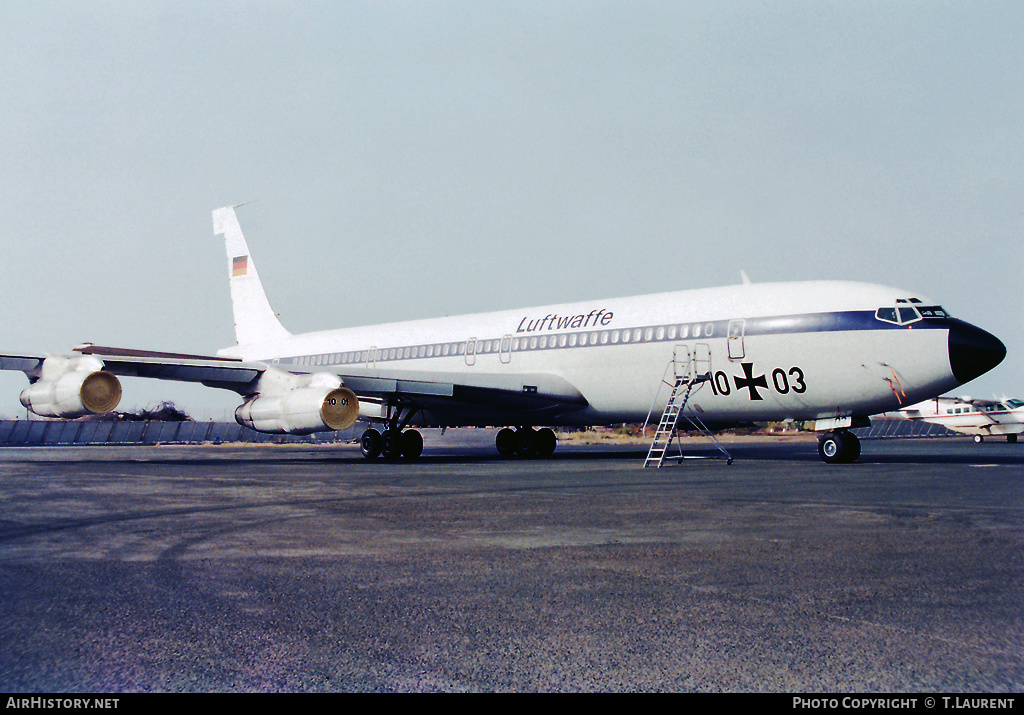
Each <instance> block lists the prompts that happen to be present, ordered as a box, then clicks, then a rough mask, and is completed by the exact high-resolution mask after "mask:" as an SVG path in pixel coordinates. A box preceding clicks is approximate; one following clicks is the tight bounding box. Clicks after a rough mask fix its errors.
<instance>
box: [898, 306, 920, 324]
mask: <svg viewBox="0 0 1024 715" xmlns="http://www.w3.org/2000/svg"><path fill="white" fill-rule="evenodd" d="M899 314H900V325H906V324H907V323H913V322H916V321H918V320H920V319H921V314H920V313H918V312H917V308H913V307H910V308H908V307H906V306H900V307H899Z"/></svg>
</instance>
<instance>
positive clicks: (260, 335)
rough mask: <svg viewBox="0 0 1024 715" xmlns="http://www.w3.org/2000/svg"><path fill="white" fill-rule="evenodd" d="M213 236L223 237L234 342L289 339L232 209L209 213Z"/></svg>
mask: <svg viewBox="0 0 1024 715" xmlns="http://www.w3.org/2000/svg"><path fill="white" fill-rule="evenodd" d="M213 233H214V235H215V236H219V235H221V234H223V235H224V242H225V246H226V248H227V254H228V279H229V280H230V282H231V307H232V308H233V310H234V313H235V340H236V341H237V342H238V344H239V345H251V344H254V343H262V342H266V341H269V340H280V339H283V338H287V337H289V335H290V333H289V332H288V331H287V330H285V329H284V326H282V325H281V321H279V320H278V319H277V315H275V314H274V311H273V309H271V307H270V301H268V300H267V294H266V293H265V292H264V291H263V284H262V283H261V282H260V276H259V273H257V272H256V264H255V263H254V262H253V260H252V256H251V255H250V254H249V247H248V246H247V245H246V243H245V237H244V236H243V235H242V228H241V227H240V226H239V225H238V217H237V216H235V209H234V207H226V208H222V209H217V210H216V211H214V212H213Z"/></svg>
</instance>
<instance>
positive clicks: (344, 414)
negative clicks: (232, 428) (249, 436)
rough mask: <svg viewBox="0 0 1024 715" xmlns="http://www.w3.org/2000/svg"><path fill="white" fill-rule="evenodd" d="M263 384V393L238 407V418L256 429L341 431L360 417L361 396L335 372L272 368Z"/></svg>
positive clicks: (277, 431) (293, 431)
mask: <svg viewBox="0 0 1024 715" xmlns="http://www.w3.org/2000/svg"><path fill="white" fill-rule="evenodd" d="M272 371H273V372H272ZM260 387H261V391H260V392H257V393H256V394H254V395H252V396H251V397H249V399H247V400H246V401H245V402H244V403H243V404H241V405H240V406H239V407H238V409H236V410H235V421H236V422H238V424H240V425H243V426H245V427H248V428H250V429H254V430H256V431H257V432H270V433H273V434H309V433H310V432H324V431H333V430H342V429H348V428H349V427H351V426H352V425H353V424H355V422H356V419H357V418H358V417H359V399H358V398H357V397H356V394H355V393H354V392H352V390H349V389H348V388H347V387H341V380H339V379H338V377H337V376H336V375H328V374H317V375H290V374H288V373H284V372H283V371H280V370H275V369H274V368H271V370H267V372H266V373H265V374H264V376H263V377H262V378H261V380H260Z"/></svg>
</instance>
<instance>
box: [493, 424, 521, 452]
mask: <svg viewBox="0 0 1024 715" xmlns="http://www.w3.org/2000/svg"><path fill="white" fill-rule="evenodd" d="M494 446H495V447H497V448H498V454H500V455H501V456H502V457H511V456H512V455H513V454H515V453H516V449H517V448H518V446H519V439H518V438H517V437H516V432H515V430H512V429H509V428H508V427H505V428H503V429H500V430H498V436H497V437H495V438H494Z"/></svg>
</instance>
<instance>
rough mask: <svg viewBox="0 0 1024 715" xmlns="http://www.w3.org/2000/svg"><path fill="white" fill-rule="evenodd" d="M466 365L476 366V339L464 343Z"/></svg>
mask: <svg viewBox="0 0 1024 715" xmlns="http://www.w3.org/2000/svg"><path fill="white" fill-rule="evenodd" d="M466 364H467V365H476V338H470V339H469V340H467V341H466Z"/></svg>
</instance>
